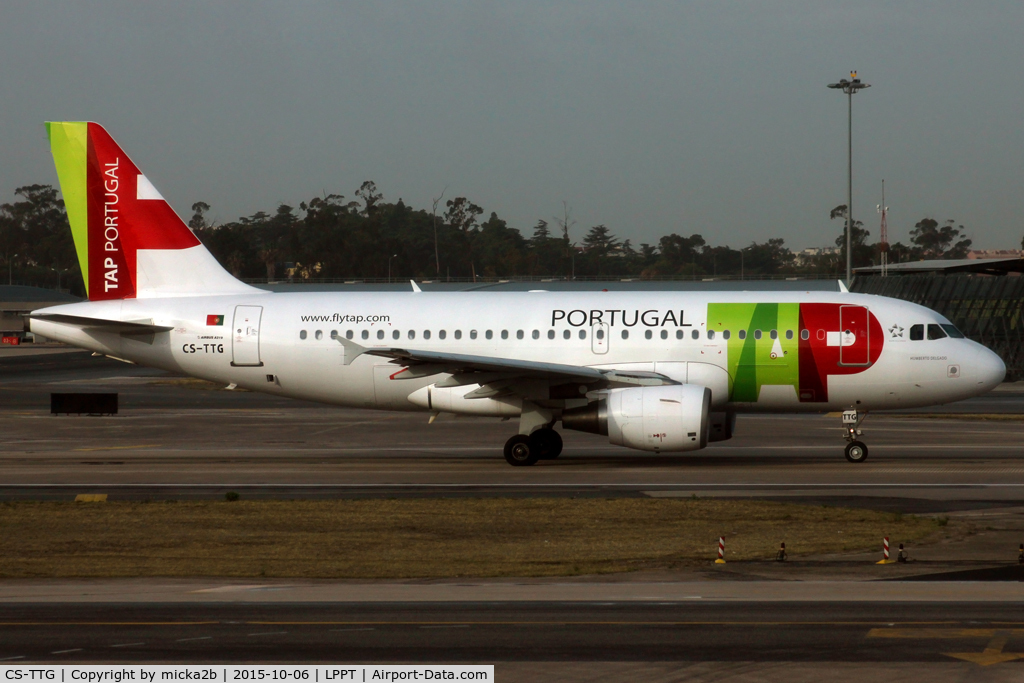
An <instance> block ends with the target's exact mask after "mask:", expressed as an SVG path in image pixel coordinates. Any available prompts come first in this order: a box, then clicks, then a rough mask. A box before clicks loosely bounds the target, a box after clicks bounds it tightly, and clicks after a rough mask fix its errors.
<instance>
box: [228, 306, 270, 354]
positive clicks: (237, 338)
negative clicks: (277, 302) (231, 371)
mask: <svg viewBox="0 0 1024 683" xmlns="http://www.w3.org/2000/svg"><path fill="white" fill-rule="evenodd" d="M262 317H263V307H262V306H235V321H234V324H233V325H232V326H231V364H232V365H234V366H250V367H259V366H261V365H263V361H261V360H260V318H262Z"/></svg>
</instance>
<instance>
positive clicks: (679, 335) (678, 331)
mask: <svg viewBox="0 0 1024 683" xmlns="http://www.w3.org/2000/svg"><path fill="white" fill-rule="evenodd" d="M682 338H683V331H682V330H676V339H682Z"/></svg>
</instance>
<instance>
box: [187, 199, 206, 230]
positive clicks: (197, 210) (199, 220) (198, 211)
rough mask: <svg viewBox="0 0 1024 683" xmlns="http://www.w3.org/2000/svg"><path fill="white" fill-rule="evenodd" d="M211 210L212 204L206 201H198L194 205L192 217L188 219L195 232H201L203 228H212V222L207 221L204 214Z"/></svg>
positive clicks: (189, 225)
mask: <svg viewBox="0 0 1024 683" xmlns="http://www.w3.org/2000/svg"><path fill="white" fill-rule="evenodd" d="M209 210H210V205H209V204H207V203H206V202H196V203H195V204H193V205H192V218H190V219H189V220H188V227H189V228H191V229H192V232H194V233H195V234H197V235H198V234H199V233H201V232H202V231H203V230H206V229H208V228H210V227H211V226H210V224H209V223H207V222H206V216H204V214H205V213H206V212H207V211H209Z"/></svg>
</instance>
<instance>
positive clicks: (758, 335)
mask: <svg viewBox="0 0 1024 683" xmlns="http://www.w3.org/2000/svg"><path fill="white" fill-rule="evenodd" d="M760 338H761V330H754V339H760Z"/></svg>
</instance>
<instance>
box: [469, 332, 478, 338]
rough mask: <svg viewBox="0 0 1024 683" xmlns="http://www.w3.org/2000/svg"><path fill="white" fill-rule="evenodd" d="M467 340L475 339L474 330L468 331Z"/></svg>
mask: <svg viewBox="0 0 1024 683" xmlns="http://www.w3.org/2000/svg"><path fill="white" fill-rule="evenodd" d="M469 338H470V339H476V330H470V331H469Z"/></svg>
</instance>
